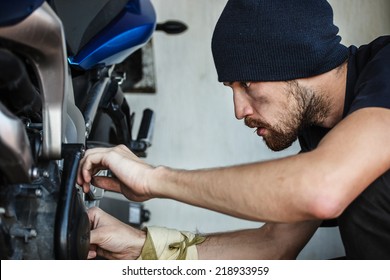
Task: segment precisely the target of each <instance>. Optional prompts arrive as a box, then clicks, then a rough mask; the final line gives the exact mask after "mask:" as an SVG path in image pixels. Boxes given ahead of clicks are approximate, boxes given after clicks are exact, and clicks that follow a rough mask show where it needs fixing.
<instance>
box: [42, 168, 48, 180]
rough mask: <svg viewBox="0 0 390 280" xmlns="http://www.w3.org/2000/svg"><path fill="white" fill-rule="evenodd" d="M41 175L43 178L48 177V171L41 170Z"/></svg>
mask: <svg viewBox="0 0 390 280" xmlns="http://www.w3.org/2000/svg"><path fill="white" fill-rule="evenodd" d="M42 176H43V177H45V178H49V172H48V171H46V170H45V171H43V172H42Z"/></svg>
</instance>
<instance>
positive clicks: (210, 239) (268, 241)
mask: <svg viewBox="0 0 390 280" xmlns="http://www.w3.org/2000/svg"><path fill="white" fill-rule="evenodd" d="M319 224H320V222H319V221H308V222H299V223H295V224H279V223H267V224H264V225H263V226H262V227H261V228H257V229H246V230H240V231H232V232H224V233H216V234H211V235H208V236H207V238H206V240H205V241H204V242H203V243H201V244H199V245H197V247H198V255H199V259H202V260H216V259H235V260H245V259H248V260H250V259H252V260H256V259H269V260H270V259H272V260H274V259H279V260H280V259H296V258H297V256H298V254H299V253H300V251H301V250H302V249H303V247H304V246H305V245H306V244H307V242H308V241H309V240H310V238H311V237H312V235H313V234H314V232H315V231H316V229H317V227H318V226H319Z"/></svg>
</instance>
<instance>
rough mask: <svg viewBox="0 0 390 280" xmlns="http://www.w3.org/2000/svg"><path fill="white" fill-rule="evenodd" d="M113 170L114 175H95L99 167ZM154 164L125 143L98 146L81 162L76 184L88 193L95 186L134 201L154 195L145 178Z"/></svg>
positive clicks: (88, 152) (88, 151) (90, 150)
mask: <svg viewBox="0 0 390 280" xmlns="http://www.w3.org/2000/svg"><path fill="white" fill-rule="evenodd" d="M108 169H109V170H111V172H113V173H114V175H115V178H109V177H99V176H95V177H94V175H95V174H97V173H98V172H99V171H100V170H108ZM151 170H153V167H151V166H149V165H147V164H146V163H144V162H143V161H141V160H140V159H139V158H138V157H137V156H136V155H134V154H133V153H132V152H131V151H130V150H129V149H128V148H127V147H126V146H124V145H119V146H116V147H114V148H95V149H89V150H87V151H86V153H85V156H84V158H83V159H81V161H80V166H79V170H78V176H77V183H78V184H79V185H80V186H82V187H83V191H84V192H85V193H87V192H88V191H89V189H90V183H92V184H93V185H94V186H96V187H99V188H102V189H105V190H110V191H115V192H120V193H122V194H123V195H125V196H126V197H127V198H128V199H130V200H133V201H144V200H147V199H149V198H151V195H150V192H149V191H148V188H147V186H148V185H147V182H146V179H147V178H148V176H147V174H148V172H149V171H151Z"/></svg>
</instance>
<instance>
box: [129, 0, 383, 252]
mask: <svg viewBox="0 0 390 280" xmlns="http://www.w3.org/2000/svg"><path fill="white" fill-rule="evenodd" d="M152 2H153V4H154V5H155V8H156V12H157V16H158V21H159V22H163V21H165V20H168V19H177V20H180V21H183V22H185V23H186V24H187V25H188V26H189V29H188V30H187V31H186V32H185V33H183V34H181V35H176V36H172V35H166V34H163V33H156V34H155V36H154V38H153V45H154V56H155V69H156V79H157V93H155V94H129V95H128V96H127V99H128V101H129V103H130V106H131V108H132V109H133V110H134V111H135V112H136V117H138V119H137V118H136V123H137V122H139V118H140V117H141V115H142V110H143V109H144V108H145V107H150V108H152V109H153V110H154V111H155V113H156V127H155V131H154V142H153V146H152V147H151V148H150V150H149V153H148V157H147V158H146V159H145V160H146V161H147V162H149V163H151V164H153V165H167V166H170V167H176V168H184V169H196V168H208V167H216V166H224V165H232V164H239V163H245V162H253V161H260V160H266V159H270V158H277V157H282V156H286V155H290V154H294V153H296V152H297V151H298V150H299V148H298V146H297V145H293V147H291V148H290V149H288V150H286V151H283V152H278V153H275V152H271V151H269V150H268V149H267V148H266V146H265V145H264V144H263V143H262V141H261V139H259V138H258V137H257V135H255V134H254V133H253V131H252V130H251V129H249V128H246V127H245V126H244V125H243V123H242V122H241V121H237V120H236V119H235V118H234V111H233V102H232V93H231V91H230V90H229V89H227V88H226V87H224V86H222V85H221V84H219V83H218V82H217V75H216V72H215V68H214V65H213V60H212V56H211V49H210V44H211V35H212V31H213V28H214V25H215V23H216V21H217V19H218V17H219V14H220V12H221V11H222V9H223V7H224V4H225V3H226V1H225V0H212V1H210V0H197V1H193V0H152ZM330 3H331V5H332V6H333V8H334V12H335V22H336V24H337V25H338V26H339V28H340V34H341V35H342V37H343V43H344V44H345V45H350V44H356V45H360V44H363V43H365V42H368V41H369V40H371V39H373V38H375V37H376V36H378V35H380V34H386V33H387V34H389V33H390V32H389V31H390V18H389V14H388V11H390V1H389V0H372V1H365V0H344V1H337V0H332V1H330ZM145 207H146V208H147V209H149V210H150V211H151V213H152V215H151V220H150V222H149V223H148V225H160V226H166V227H171V228H177V229H181V230H190V231H195V230H196V231H200V232H216V231H218V232H219V231H226V230H234V229H241V228H248V227H258V226H260V225H261V224H260V223H255V222H248V221H243V220H240V219H236V218H232V217H228V216H226V215H222V214H218V213H215V212H212V211H208V210H204V209H199V208H197V207H192V206H188V205H184V204H182V203H179V202H175V201H171V200H161V199H153V200H150V201H148V202H146V203H145ZM342 254H343V249H342V247H341V242H340V238H339V235H338V232H337V230H336V229H320V230H319V231H318V232H317V233H316V234H315V236H314V237H313V239H312V240H311V241H310V243H309V244H308V246H307V247H306V248H305V249H304V250H303V251H302V253H301V255H300V256H299V258H301V259H327V258H332V257H335V256H339V255H342Z"/></svg>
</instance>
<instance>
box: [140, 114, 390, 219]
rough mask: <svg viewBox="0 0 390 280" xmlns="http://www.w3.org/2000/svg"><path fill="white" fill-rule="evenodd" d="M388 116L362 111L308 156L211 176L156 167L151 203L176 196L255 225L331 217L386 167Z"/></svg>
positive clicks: (389, 164)
mask: <svg viewBox="0 0 390 280" xmlns="http://www.w3.org/2000/svg"><path fill="white" fill-rule="evenodd" d="M389 128H390V110H388V109H383V108H366V109H361V110H358V111H356V112H354V113H353V114H351V115H350V116H348V117H347V118H346V119H345V120H343V121H342V122H340V123H339V124H338V125H337V126H336V127H335V128H334V129H332V130H331V131H330V132H329V133H328V135H326V137H324V139H323V140H322V141H321V143H320V144H319V145H318V148H317V149H315V150H314V151H312V152H308V153H303V154H299V155H296V156H291V157H287V158H283V159H277V160H272V161H268V162H261V163H254V164H247V165H242V166H234V167H227V168H217V169H209V170H195V171H180V170H173V169H169V168H165V167H158V168H157V169H155V170H153V171H152V172H151V173H152V174H153V175H152V176H150V177H148V179H149V180H150V181H149V183H148V184H147V185H148V187H149V188H148V189H149V191H150V192H151V193H152V196H154V197H166V198H173V199H176V200H179V201H183V202H186V203H190V204H193V205H197V206H200V207H206V208H209V209H212V210H215V211H218V212H222V213H226V214H229V215H233V216H237V217H241V218H246V219H252V220H260V221H274V222H295V221H303V220H313V219H330V218H334V217H337V216H338V215H339V214H341V213H342V211H343V210H344V209H345V208H346V207H347V206H348V205H349V204H350V203H351V202H352V201H353V200H354V199H355V198H356V197H357V196H358V195H359V194H360V193H361V192H362V191H363V190H364V189H365V188H366V187H367V186H368V185H369V184H370V183H371V182H373V181H374V180H375V179H376V178H378V177H379V176H380V175H381V174H383V173H384V172H385V171H387V170H388V169H389V168H390V146H389V145H388V143H389V139H390V129H389Z"/></svg>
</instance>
